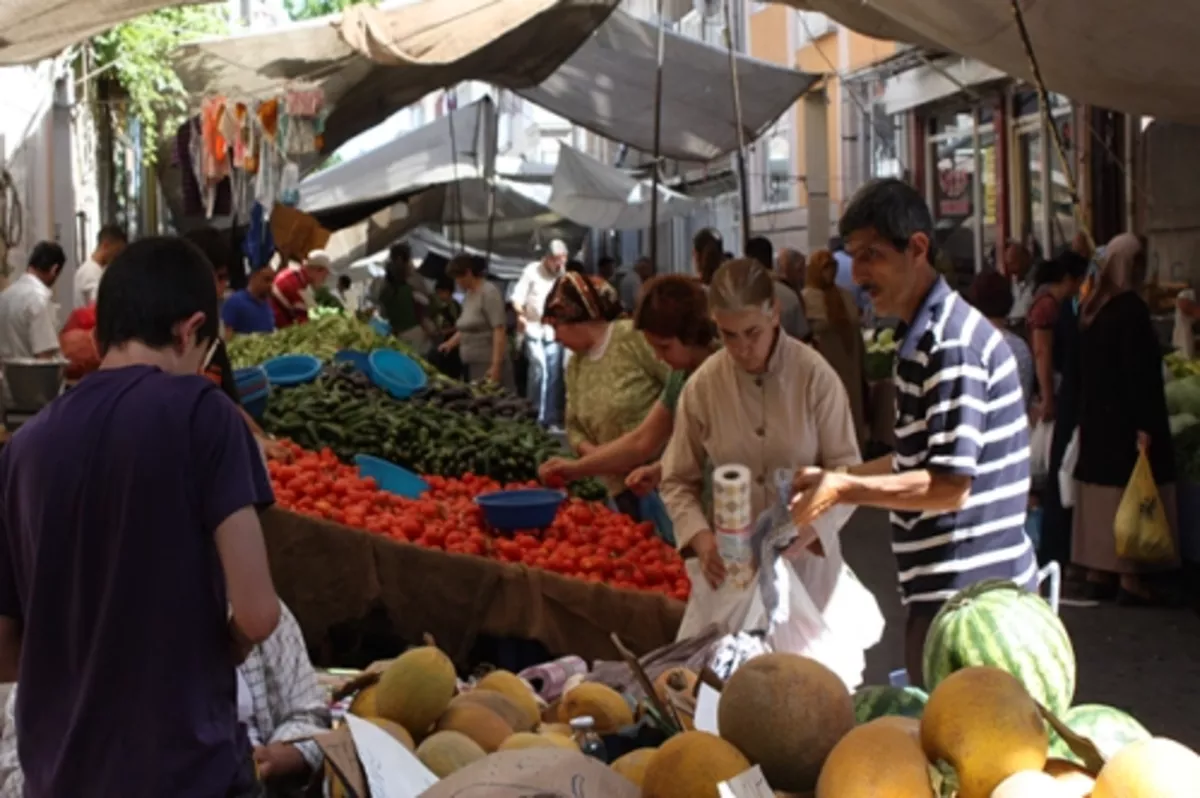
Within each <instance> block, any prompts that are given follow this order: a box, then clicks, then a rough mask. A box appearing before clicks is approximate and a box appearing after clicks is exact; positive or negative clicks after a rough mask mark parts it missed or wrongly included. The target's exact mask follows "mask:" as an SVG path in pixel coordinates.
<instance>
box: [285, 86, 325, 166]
mask: <svg viewBox="0 0 1200 798" xmlns="http://www.w3.org/2000/svg"><path fill="white" fill-rule="evenodd" d="M283 104H284V110H285V117H284V118H283V119H282V120H281V125H280V133H281V135H280V140H281V144H280V149H282V150H283V152H284V154H285V155H287V156H288V157H293V158H295V157H299V156H302V155H315V154H317V153H319V152H320V151H321V145H322V144H323V139H322V133H324V130H325V110H324V106H325V92H323V91H322V90H321V89H319V88H317V89H291V90H289V91H288V92H287V93H286V94H285V95H284V101H283Z"/></svg>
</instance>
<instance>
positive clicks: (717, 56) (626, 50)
mask: <svg viewBox="0 0 1200 798" xmlns="http://www.w3.org/2000/svg"><path fill="white" fill-rule="evenodd" d="M658 31H659V29H658V28H657V27H656V26H655V25H653V24H651V23H648V22H643V21H642V20H640V19H635V18H634V17H631V16H629V15H628V14H625V13H623V12H620V11H618V12H617V13H615V14H613V15H612V16H611V17H609V19H608V21H607V22H605V23H604V25H603V26H601V27H600V29H599V30H597V31H596V32H595V34H594V35H592V36H591V37H590V38H589V39H588V40H587V42H586V43H585V44H584V45H583V46H582V47H580V48H579V50H578V51H577V52H576V53H575V54H574V55H572V56H571V57H570V58H569V59H567V61H566V62H565V63H564V64H562V66H560V67H559V68H558V69H557V70H555V71H554V73H553V74H552V75H550V76H549V77H548V78H546V79H545V80H543V81H540V82H539V83H538V84H537V85H536V86H535V87H533V88H518V89H517V90H516V92H517V94H520V95H521V96H522V97H524V98H525V99H527V100H529V101H530V102H533V103H536V104H537V105H540V106H541V107H543V108H545V109H546V110H548V111H551V112H553V113H555V114H558V115H559V116H561V117H563V118H564V119H567V120H569V121H571V122H573V123H575V124H577V125H579V126H581V127H584V128H587V129H588V130H591V131H592V132H594V133H599V134H600V135H602V136H605V137H606V138H609V139H612V140H613V141H618V142H621V143H624V144H628V145H629V146H631V147H635V148H637V149H639V150H642V151H643V152H654V98H655V90H654V88H655V72H656V68H657V64H658ZM737 69H738V86H739V88H740V91H741V105H742V118H741V126H742V133H743V136H744V138H745V140H746V141H747V142H750V141H754V140H755V139H757V138H759V137H760V136H761V135H762V134H763V133H765V132H766V130H767V128H769V127H770V126H771V125H772V124H774V122H775V120H776V119H778V118H779V117H780V116H781V115H782V114H783V113H784V111H786V110H787V109H788V108H790V107H791V106H792V105H793V104H794V103H795V102H796V100H797V99H798V98H799V97H800V96H801V95H802V94H804V93H805V92H806V91H808V89H809V88H811V87H812V85H813V84H814V83H816V82H817V80H819V79H820V76H818V75H809V74H806V73H803V72H797V71H796V70H794V69H788V68H786V67H781V66H777V65H775V64H769V63H766V62H764V61H759V60H757V59H753V58H749V57H746V56H737ZM662 90H663V92H662V135H661V147H660V152H661V154H662V155H663V156H664V157H667V158H675V159H678V160H681V161H699V162H707V161H711V160H713V159H715V158H718V157H720V156H722V155H726V154H728V153H730V152H733V151H734V150H736V149H737V147H738V120H737V115H736V114H735V113H734V108H733V87H732V81H731V80H730V75H729V55H728V52H727V51H726V50H724V49H721V48H717V47H713V46H712V45H710V44H707V43H706V42H702V41H698V40H696V39H692V38H689V37H686V36H680V35H678V34H675V33H669V32H668V33H667V34H666V35H665V48H664V55H663V85H662Z"/></svg>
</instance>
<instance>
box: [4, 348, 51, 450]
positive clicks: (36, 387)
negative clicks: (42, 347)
mask: <svg viewBox="0 0 1200 798" xmlns="http://www.w3.org/2000/svg"><path fill="white" fill-rule="evenodd" d="M66 368H67V362H66V361H65V360H40V359H35V358H19V359H18V358H14V359H10V360H5V361H4V364H3V377H4V385H3V391H2V392H0V403H2V404H3V408H2V409H0V415H2V416H3V421H4V428H5V429H6V430H8V432H9V433H10V434H11V433H13V432H15V431H16V430H17V429H18V428H20V426H21V425H22V424H24V423H25V422H26V421H29V419H31V418H33V417H34V416H35V415H37V414H38V412H39V411H41V409H42V408H43V407H45V406H46V405H48V404H50V402H52V401H53V400H54V399H55V398H56V397H58V395H59V394H61V393H62V392H63V391H64V390H66Z"/></svg>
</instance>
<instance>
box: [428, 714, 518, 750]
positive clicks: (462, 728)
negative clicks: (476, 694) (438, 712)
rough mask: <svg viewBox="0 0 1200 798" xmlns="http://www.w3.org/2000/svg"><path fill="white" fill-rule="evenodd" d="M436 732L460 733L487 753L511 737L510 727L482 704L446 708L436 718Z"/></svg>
mask: <svg viewBox="0 0 1200 798" xmlns="http://www.w3.org/2000/svg"><path fill="white" fill-rule="evenodd" d="M437 730H438V731H456V732H461V733H463V734H465V735H467V736H468V737H470V738H471V739H472V740H474V741H475V742H476V743H478V744H479V747H480V748H482V749H483V750H484V751H486V752H487V753H489V754H490V753H492V752H493V751H495V750H496V749H498V748H499V747H500V746H501V745H503V744H504V741H505V740H507V739H508V738H509V737H511V736H512V734H513V730H512V726H509V725H508V724H507V723H505V722H504V719H503V718H501V717H500V716H499V715H497V714H496V713H495V712H492V711H491V710H490V709H488V708H487V707H485V706H483V705H482V704H470V703H463V704H458V705H455V706H451V707H448V708H447V709H446V711H445V712H444V713H442V716H441V717H440V718H438V722H437Z"/></svg>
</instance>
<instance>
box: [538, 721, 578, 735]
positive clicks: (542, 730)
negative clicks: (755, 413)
mask: <svg viewBox="0 0 1200 798" xmlns="http://www.w3.org/2000/svg"><path fill="white" fill-rule="evenodd" d="M537 732H538V734H559V735H562V736H563V737H573V736H574V735H575V732H574V731H573V730H572V729H571V724H569V723H543V724H542V725H541V726H538V728H537Z"/></svg>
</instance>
